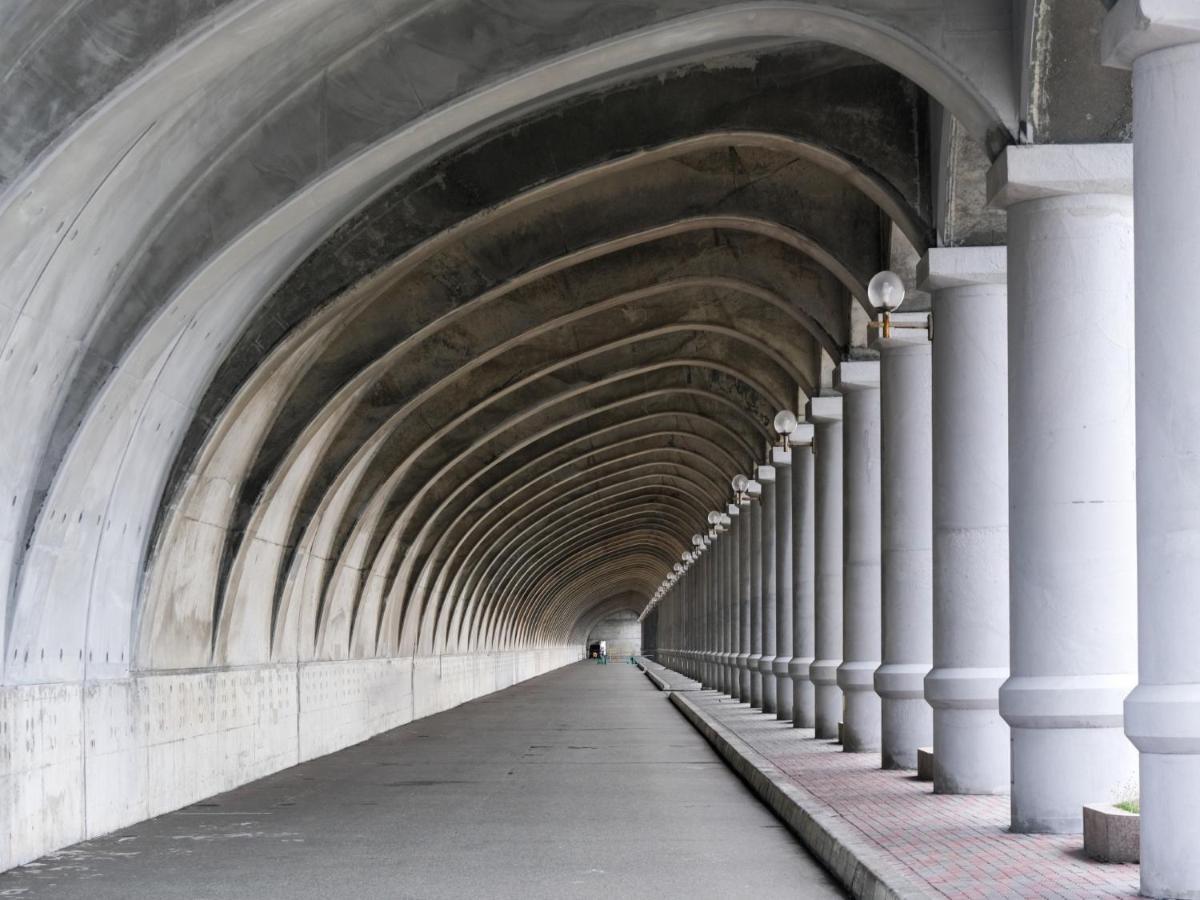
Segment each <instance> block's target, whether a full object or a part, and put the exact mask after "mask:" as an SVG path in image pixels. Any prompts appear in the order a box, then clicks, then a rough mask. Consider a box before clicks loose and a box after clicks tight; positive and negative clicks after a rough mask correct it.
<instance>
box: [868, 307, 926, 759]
mask: <svg viewBox="0 0 1200 900" xmlns="http://www.w3.org/2000/svg"><path fill="white" fill-rule="evenodd" d="M901 333H902V334H903V335H904V337H902V338H886V339H884V340H883V341H881V343H880V360H879V363H880V375H879V379H880V385H879V406H880V434H881V438H880V447H881V448H882V477H883V492H882V500H881V505H882V527H881V535H882V563H883V569H882V579H883V583H882V591H883V593H882V596H883V607H882V629H883V632H882V633H883V644H882V649H883V657H882V663H881V665H880V666H879V668H878V669H876V670H875V693H877V694H878V695H879V698H880V706H881V709H882V732H881V744H880V747H881V749H880V752H881V754H882V756H883V767H884V768H885V769H915V768H916V767H917V748H918V747H928V746H929V745H930V744H931V743H932V742H933V709H932V708H931V707H930V706H929V704H928V703H926V702H925V676H926V674H928V672H929V670H930V669H931V668H932V667H933V463H932V459H931V457H932V454H933V425H932V415H933V413H932V407H933V392H932V380H933V376H932V353H931V349H932V348H931V347H930V344H929V337H928V335H927V334H926V333H925V332H924V331H920V330H909V331H905V332H901Z"/></svg>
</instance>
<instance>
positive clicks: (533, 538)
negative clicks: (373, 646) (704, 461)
mask: <svg viewBox="0 0 1200 900" xmlns="http://www.w3.org/2000/svg"><path fill="white" fill-rule="evenodd" d="M664 468H665V467H664V466H662V465H661V464H660V465H643V466H639V467H634V468H633V469H631V470H630V472H629V474H628V477H626V476H623V475H621V474H617V475H610V476H609V477H608V478H607V479H601V480H599V481H596V482H591V483H589V484H588V485H587V489H588V490H590V491H591V492H592V493H589V494H585V495H584V496H581V497H580V496H576V497H573V498H571V499H569V500H568V499H566V498H564V500H563V502H561V503H557V504H555V505H554V507H553V508H552V509H551V508H550V507H549V506H543V507H541V508H540V509H539V510H538V511H537V512H536V513H535V512H532V511H531V513H530V514H529V516H528V517H527V520H528V521H531V522H536V523H537V527H536V529H535V530H531V533H529V534H521V533H519V532H517V533H514V531H512V530H510V531H509V532H508V533H506V534H504V535H503V536H502V537H501V538H499V539H498V541H497V543H498V545H499V546H498V548H497V554H500V555H508V554H509V553H511V554H513V555H514V556H516V557H517V558H520V559H523V558H526V557H527V556H528V554H529V552H530V550H529V549H528V546H527V545H531V544H534V543H535V542H536V543H539V544H544V543H545V542H546V541H548V540H552V539H555V538H558V537H561V536H562V532H563V531H564V526H562V524H561V520H562V519H563V517H565V516H577V515H582V514H584V513H587V512H591V513H605V512H609V511H611V504H612V502H613V501H614V500H618V501H619V500H632V499H640V498H642V497H643V496H657V495H655V494H652V493H650V492H651V491H652V489H662V488H670V489H672V490H673V491H675V492H677V493H681V494H688V495H689V496H690V497H691V499H692V500H693V501H695V502H696V503H698V504H699V506H698V508H699V509H700V510H704V509H706V508H707V507H709V506H711V505H713V504H712V496H711V495H712V493H713V491H712V490H711V489H710V490H709V491H708V492H707V493H706V492H704V491H702V490H699V489H698V488H697V487H696V482H695V481H694V480H693V479H689V478H686V477H683V476H679V475H674V474H665V472H664ZM645 470H649V471H648V473H647V472H646V471H645ZM573 493H576V494H578V493H579V491H578V490H576V491H574V492H573ZM525 522H526V519H523V520H521V523H520V524H522V525H524V524H525ZM514 528H515V526H514ZM547 532H549V533H548V534H547ZM514 545H516V546H514ZM510 548H512V549H510ZM504 577H505V576H504V572H503V570H500V571H498V572H497V573H496V578H494V579H492V580H491V581H490V582H489V583H488V589H490V587H491V584H493V583H496V584H498V583H499V582H500V581H502V580H503V579H504ZM485 590H487V589H485ZM434 602H436V600H435V601H434ZM450 612H451V609H450V603H449V602H447V603H444V604H442V605H441V615H440V617H439V618H440V620H441V622H443V623H445V622H448V621H449V617H450ZM444 627H445V626H443V631H444ZM439 637H440V639H441V640H440V643H439V641H438V640H435V642H434V643H435V645H439V646H440V645H446V644H448V643H449V642H448V641H447V640H446V639H445V636H444V634H442V635H439Z"/></svg>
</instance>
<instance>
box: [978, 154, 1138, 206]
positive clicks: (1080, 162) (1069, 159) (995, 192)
mask: <svg viewBox="0 0 1200 900" xmlns="http://www.w3.org/2000/svg"><path fill="white" fill-rule="evenodd" d="M987 193H988V205H989V206H994V207H996V208H998V209H1007V208H1008V207H1009V206H1012V205H1013V204H1014V203H1024V202H1026V201H1029V200H1045V199H1047V198H1049V197H1071V196H1076V195H1080V194H1122V195H1125V196H1132V195H1133V145H1132V144H1041V145H1038V146H1025V147H1020V146H1010V147H1005V148H1004V152H1003V153H1001V154H1000V156H999V157H998V158H997V159H996V161H995V162H994V163H993V164H992V168H991V169H990V170H989V171H988V175H987Z"/></svg>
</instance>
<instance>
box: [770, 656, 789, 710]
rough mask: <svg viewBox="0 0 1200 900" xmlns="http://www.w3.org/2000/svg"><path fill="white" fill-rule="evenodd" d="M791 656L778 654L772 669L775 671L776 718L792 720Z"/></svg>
mask: <svg viewBox="0 0 1200 900" xmlns="http://www.w3.org/2000/svg"><path fill="white" fill-rule="evenodd" d="M789 660H790V657H787V656H776V657H775V662H773V663H772V664H771V669H772V671H773V672H774V673H775V718H777V719H778V720H779V721H780V722H790V721H792V680H791V678H790V677H789V675H788V662H789Z"/></svg>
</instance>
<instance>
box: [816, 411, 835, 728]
mask: <svg viewBox="0 0 1200 900" xmlns="http://www.w3.org/2000/svg"><path fill="white" fill-rule="evenodd" d="M808 419H809V421H810V422H812V423H813V424H814V426H815V428H816V436H815V441H816V459H815V460H814V472H815V484H816V490H815V493H814V516H815V518H816V531H815V540H814V564H813V571H814V578H815V585H814V605H813V633H814V635H815V640H814V644H813V655H814V656H815V657H816V659H814V660H813V663H812V665H811V666H810V667H809V679H810V680H811V681H812V683H813V689H814V697H815V700H816V709H815V713H814V717H815V722H814V727H815V729H816V737H819V738H836V737H837V735H838V723H839V722H840V721H841V719H842V689H841V688H839V687H838V684H837V670H838V666H840V665H841V664H842V543H843V541H842V525H843V522H842V519H843V516H842V508H843V505H842V468H843V467H842V443H843V442H842V398H841V397H813V398H812V399H811V400H809V401H808Z"/></svg>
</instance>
